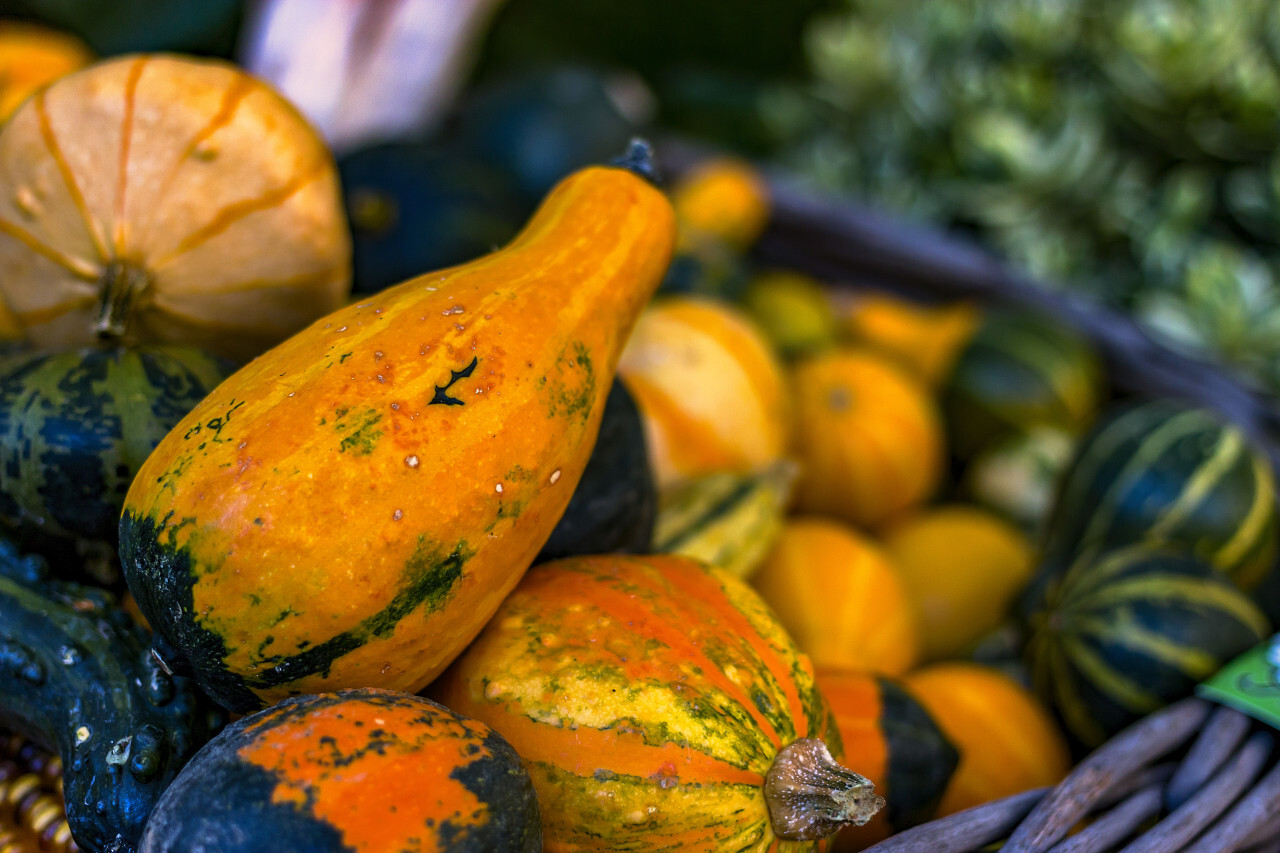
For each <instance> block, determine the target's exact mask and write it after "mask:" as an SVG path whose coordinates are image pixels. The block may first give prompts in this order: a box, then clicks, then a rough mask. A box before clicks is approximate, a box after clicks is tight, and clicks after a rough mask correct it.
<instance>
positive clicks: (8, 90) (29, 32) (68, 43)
mask: <svg viewBox="0 0 1280 853" xmlns="http://www.w3.org/2000/svg"><path fill="white" fill-rule="evenodd" d="M92 61H93V51H91V50H89V46H88V45H86V44H85V43H84V42H82V41H80V39H78V38H76V37H75V36H73V35H71V34H69V33H63V32H59V31H57V30H51V29H49V28H47V27H42V26H40V25H39V24H32V23H28V22H26V21H0V122H2V121H4V120H5V119H7V118H9V116H11V115H13V111H14V110H16V109H17V108H18V107H19V106H20V105H21V104H22V102H23V101H25V100H26V99H27V98H29V97H31V95H32V93H34V92H35V91H36V90H37V89H39V88H40V87H41V86H46V85H48V84H49V83H52V82H53V81H54V80H57V79H58V78H59V77H61V76H63V75H64V74H70V73H71V72H72V71H75V70H77V69H79V68H83V67H84V66H86V65H88V64H89V63H90V62H92Z"/></svg>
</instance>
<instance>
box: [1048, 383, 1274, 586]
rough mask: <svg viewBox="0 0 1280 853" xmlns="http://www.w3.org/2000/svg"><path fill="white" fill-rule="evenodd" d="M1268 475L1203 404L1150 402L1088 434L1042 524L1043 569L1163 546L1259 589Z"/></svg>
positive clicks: (1268, 528) (1240, 436)
mask: <svg viewBox="0 0 1280 853" xmlns="http://www.w3.org/2000/svg"><path fill="white" fill-rule="evenodd" d="M1276 528H1277V521H1276V505H1275V481H1274V475H1273V473H1272V469H1271V466H1270V464H1269V463H1268V461H1267V458H1266V457H1265V456H1264V455H1263V454H1262V453H1261V452H1259V451H1258V450H1257V449H1255V448H1254V447H1253V446H1252V445H1251V444H1250V442H1249V440H1248V439H1247V438H1246V436H1245V435H1244V433H1243V432H1241V430H1240V429H1239V428H1237V427H1235V426H1232V425H1230V424H1228V423H1226V422H1224V421H1223V420H1221V419H1220V418H1219V417H1217V416H1216V415H1214V414H1213V413H1212V412H1209V411H1207V410H1204V409H1196V408H1191V407H1189V406H1187V405H1185V404H1182V403H1178V402H1175V401H1172V400H1154V401H1150V402H1146V403H1141V404H1137V405H1129V406H1126V407H1123V408H1120V409H1118V410H1116V411H1114V412H1112V413H1110V414H1109V415H1107V416H1106V417H1105V418H1104V419H1103V420H1102V421H1101V422H1100V423H1099V424H1098V425H1097V427H1096V428H1095V429H1094V430H1093V432H1092V433H1091V434H1090V435H1089V436H1087V437H1086V438H1085V440H1084V441H1083V443H1082V444H1081V445H1080V447H1079V449H1078V451H1077V454H1076V457H1075V459H1074V461H1073V462H1072V463H1071V466H1070V467H1069V468H1068V470H1067V473H1066V476H1065V478H1064V480H1063V483H1062V489H1061V492H1060V493H1059V496H1058V501H1057V503H1056V505H1055V507H1054V511H1053V514H1052V516H1051V518H1050V521H1049V527H1048V533H1047V537H1046V541H1045V549H1044V559H1043V561H1042V568H1041V571H1042V572H1044V573H1046V574H1053V573H1057V572H1060V571H1062V570H1064V569H1065V567H1066V566H1067V565H1069V564H1070V563H1071V562H1072V560H1073V559H1074V557H1075V555H1077V554H1080V553H1083V552H1084V551H1086V550H1089V549H1095V548H1096V549H1103V550H1107V549H1112V548H1117V547H1121V546H1127V545H1131V544H1138V543H1145V544H1146V545H1148V546H1150V547H1155V546H1161V545H1169V546H1173V547H1176V548H1181V549H1184V550H1187V551H1189V552H1190V553H1192V554H1193V555H1195V556H1196V557H1198V558H1200V559H1202V560H1204V561H1205V562H1207V563H1209V564H1211V565H1213V566H1214V567H1216V568H1218V569H1220V570H1222V571H1224V572H1226V573H1227V574H1229V575H1230V576H1231V577H1232V578H1233V579H1234V580H1235V581H1236V583H1238V584H1239V585H1240V586H1241V587H1242V588H1245V589H1251V588H1253V587H1255V586H1257V584H1258V582H1259V581H1260V580H1261V579H1262V577H1263V575H1265V574H1266V573H1267V572H1269V571H1270V570H1271V566H1272V564H1273V562H1274V559H1275V554H1276V538H1277V530H1276Z"/></svg>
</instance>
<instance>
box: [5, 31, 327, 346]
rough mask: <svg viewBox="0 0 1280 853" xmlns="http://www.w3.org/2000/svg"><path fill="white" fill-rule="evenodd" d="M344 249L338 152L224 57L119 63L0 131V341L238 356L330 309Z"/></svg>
mask: <svg viewBox="0 0 1280 853" xmlns="http://www.w3.org/2000/svg"><path fill="white" fill-rule="evenodd" d="M350 243H351V240H350V235H349V233H348V230H347V224H346V219H345V214H344V213H343V209H342V204H341V200H340V198H339V189H338V181H337V174H336V171H335V169H334V164H333V158H332V157H331V155H330V154H329V151H328V149H327V148H326V147H325V145H324V143H323V142H322V141H321V139H320V138H319V137H318V136H317V135H316V133H315V131H314V130H313V129H312V128H311V126H310V125H309V124H308V123H307V122H306V120H305V119H303V118H302V116H301V115H299V114H298V112H297V111H296V110H294V108H293V107H292V106H291V105H289V104H288V103H287V102H286V101H285V100H284V99H283V98H281V97H280V96H279V95H278V94H276V93H275V92H274V91H272V90H271V89H269V88H268V87H267V86H266V85H265V84H264V83H262V82H260V81H259V80H257V79H255V78H253V77H251V76H249V75H248V74H246V73H244V72H243V71H241V70H239V69H238V68H236V67H235V66H233V65H231V64H229V63H226V62H221V61H213V60H196V59H185V58H178V57H173V56H130V57H121V58H118V59H112V60H110V61H105V62H101V63H98V64H96V65H93V66H90V67H88V68H86V69H84V70H82V71H79V72H76V73H74V74H70V75H67V76H65V77H62V78H61V79H59V80H58V81H57V82H55V83H53V84H52V85H51V86H49V87H48V88H47V89H44V90H42V91H41V92H39V93H37V94H36V95H35V96H34V97H32V98H31V99H30V100H29V101H28V102H27V103H26V104H24V105H23V106H22V107H21V108H20V109H19V110H18V111H17V112H16V113H15V114H14V115H13V117H12V118H11V119H10V120H9V122H8V123H7V124H6V125H5V126H4V128H3V130H2V131H0V268H3V269H4V270H5V275H4V277H3V278H2V279H0V334H3V335H5V336H8V337H10V338H24V339H25V340H27V341H28V342H30V343H32V344H34V345H37V346H42V347H71V346H75V345H81V344H86V343H92V342H94V341H95V340H98V339H100V338H107V339H110V340H113V341H119V342H123V343H126V344H133V343H140V342H160V343H164V342H175V343H183V344H189V345H196V346H200V347H203V348H205V349H209V350H212V351H214V352H217V353H219V354H221V355H225V356H228V357H231V358H235V359H240V360H245V359H248V358H250V357H252V356H254V355H257V354H258V353H259V352H261V351H262V350H264V349H266V348H267V347H269V346H270V345H272V344H275V343H277V342H279V341H280V340H282V339H283V338H285V337H287V336H288V335H290V334H292V333H294V332H296V331H298V330H299V329H301V328H302V327H303V326H305V325H307V324H308V323H310V322H311V321H312V320H314V319H316V318H317V317H320V316H321V315H323V314H326V313H328V312H329V311H332V310H334V309H335V308H337V307H338V306H339V305H341V304H342V303H343V301H344V300H345V298H346V296H347V293H348V290H349V288H350V255H351V246H350Z"/></svg>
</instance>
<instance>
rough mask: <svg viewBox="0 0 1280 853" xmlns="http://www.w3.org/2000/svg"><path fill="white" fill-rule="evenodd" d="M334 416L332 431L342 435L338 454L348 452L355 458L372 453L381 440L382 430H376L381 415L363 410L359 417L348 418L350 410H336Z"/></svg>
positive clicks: (372, 410)
mask: <svg viewBox="0 0 1280 853" xmlns="http://www.w3.org/2000/svg"><path fill="white" fill-rule="evenodd" d="M334 414H335V415H336V416H337V420H335V421H334V424H333V429H334V431H335V432H337V433H339V434H340V435H342V440H341V441H339V442H338V452H339V453H346V452H347V451H350V452H351V453H352V454H353V455H355V456H368V455H369V454H370V453H372V452H373V449H374V447H376V446H377V443H378V439H380V438H382V430H381V429H379V428H378V423H379V422H380V421H381V420H382V413H381V412H379V411H378V410H377V409H365V410H364V411H363V412H361V413H360V414H359V415H354V416H352V417H350V418H348V417H347V415H348V414H350V409H338V410H337V411H336V412H335V413H334Z"/></svg>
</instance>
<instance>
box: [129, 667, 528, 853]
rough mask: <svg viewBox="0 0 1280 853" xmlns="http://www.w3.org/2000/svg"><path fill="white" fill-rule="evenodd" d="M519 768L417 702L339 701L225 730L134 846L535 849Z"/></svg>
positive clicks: (318, 851)
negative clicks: (140, 840)
mask: <svg viewBox="0 0 1280 853" xmlns="http://www.w3.org/2000/svg"><path fill="white" fill-rule="evenodd" d="M538 841H539V829H538V804H537V799H536V797H535V796H534V792H533V786H532V785H530V783H529V777H528V774H527V773H526V772H525V771H524V769H523V767H522V766H521V764H520V757H519V756H518V755H516V753H515V751H514V750H512V748H511V746H510V744H508V743H506V742H505V741H504V740H503V739H502V738H501V737H500V736H498V735H497V734H495V733H494V732H493V730H492V729H490V728H489V727H488V726H486V725H484V724H483V723H479V722H477V721H475V720H468V719H466V718H465V717H462V716H459V715H457V714H455V713H453V712H452V711H450V710H449V709H448V708H442V707H440V706H439V705H437V704H436V703H434V702H432V701H430V700H428V699H423V698H421V697H418V696H409V695H406V694H401V693H391V692H388V691H383V690H342V691H338V692H336V693H324V694H319V695H314V696H301V697H296V698H291V699H286V700H284V701H282V702H280V703H279V704H277V705H275V706H273V707H271V708H268V709H267V710H265V711H261V712H259V713H257V714H254V715H252V716H249V717H245V718H243V719H241V720H238V721H236V722H235V723H232V724H231V725H230V726H228V727H227V728H226V729H225V730H223V732H222V733H221V734H220V735H218V737H217V738H215V739H214V740H212V741H210V742H209V743H208V744H207V745H206V746H205V747H204V749H202V750H201V751H200V752H199V753H198V754H197V755H196V756H195V758H193V759H192V761H191V763H190V764H188V765H187V767H186V769H184V770H183V772H182V773H181V774H180V775H179V776H178V778H177V779H176V780H175V781H174V783H173V784H172V786H170V788H169V790H168V791H166V792H165V795H164V796H163V797H162V798H161V800H160V802H159V803H158V804H157V806H156V810H155V812H154V813H153V814H152V818H151V820H150V821H149V822H148V824H147V828H146V830H145V832H144V834H143V837H142V843H141V845H140V847H139V849H140V850H141V851H146V853H160V851H172V853H186V851H190V850H195V849H199V850H227V851H230V850H239V851H246V853H247V851H271V853H294V851H297V853H327V851H335V853H336V852H337V851H344V853H345V851H359V853H399V852H400V851H406V850H408V851H434V852H435V853H463V852H464V851H467V852H468V853H479V851H490V850H492V851H504V853H505V851H510V853H536V851H539V850H541V845H540V844H539V843H538Z"/></svg>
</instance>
